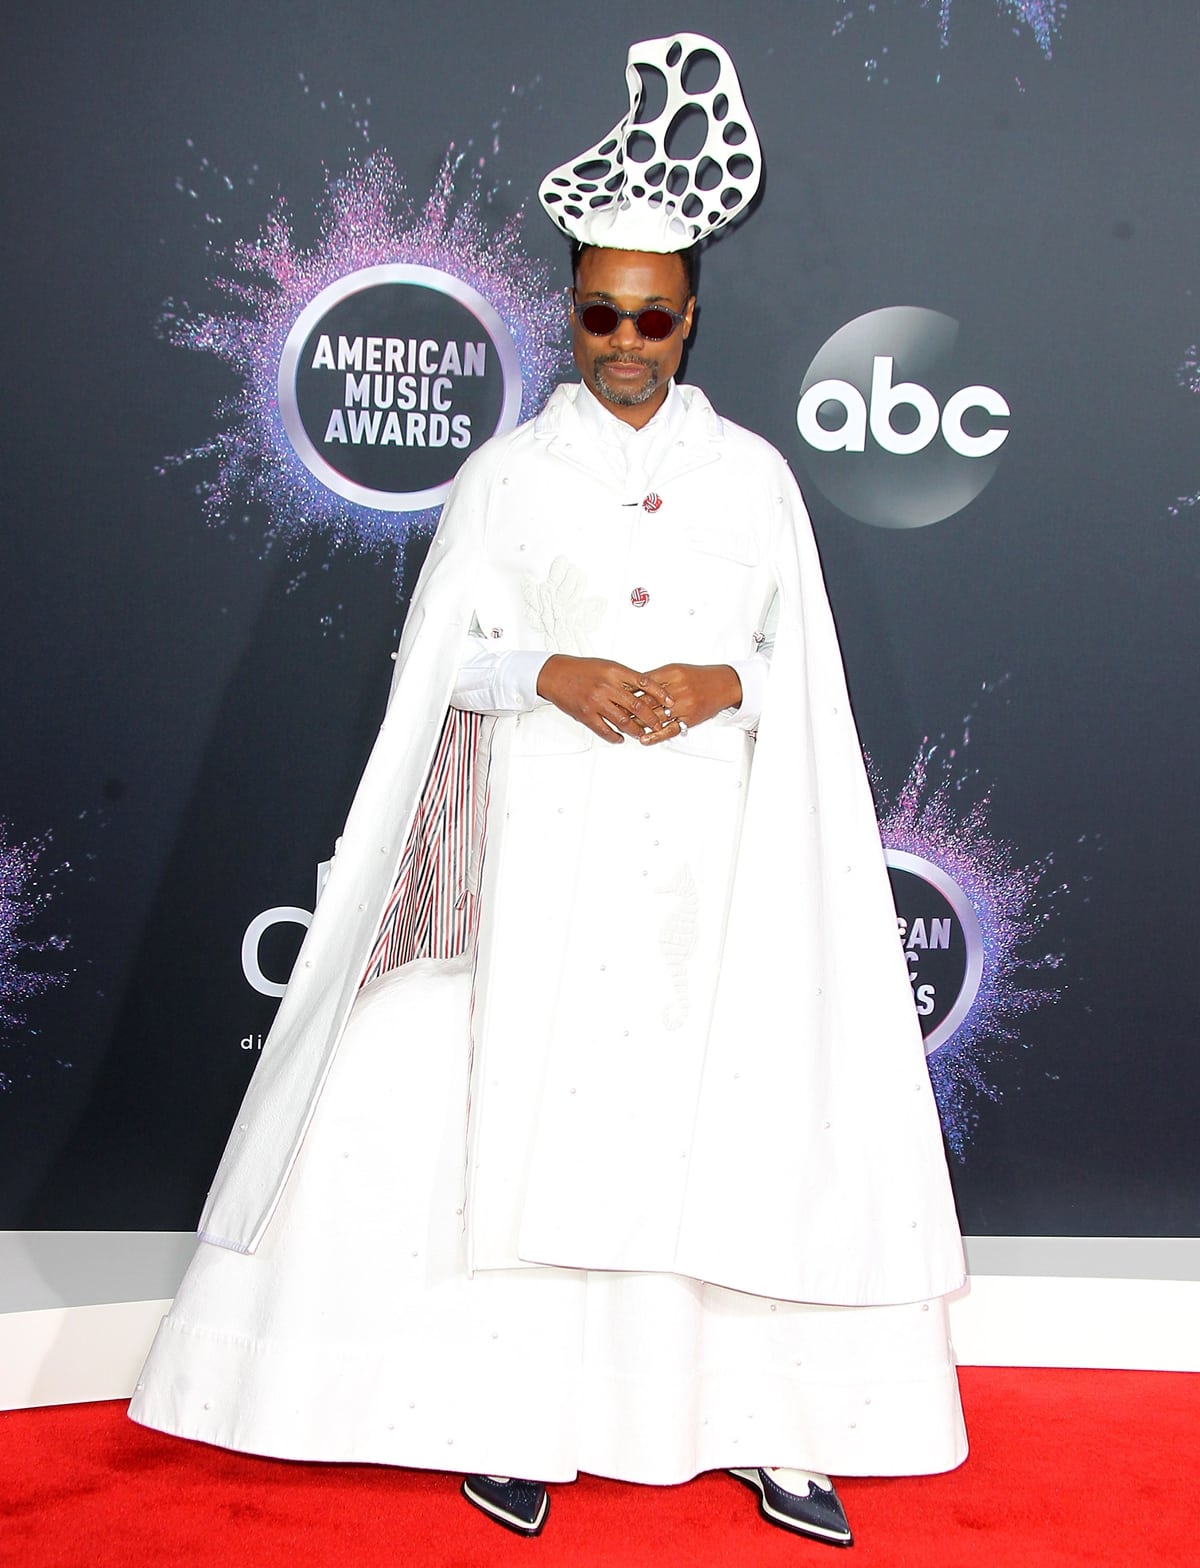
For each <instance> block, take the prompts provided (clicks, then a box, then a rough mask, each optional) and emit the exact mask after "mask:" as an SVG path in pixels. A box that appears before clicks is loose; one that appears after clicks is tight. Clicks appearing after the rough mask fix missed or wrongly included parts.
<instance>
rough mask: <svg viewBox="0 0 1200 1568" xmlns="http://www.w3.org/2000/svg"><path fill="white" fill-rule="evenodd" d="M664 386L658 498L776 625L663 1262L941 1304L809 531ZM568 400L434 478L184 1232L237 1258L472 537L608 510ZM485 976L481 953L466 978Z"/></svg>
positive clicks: (392, 828)
mask: <svg viewBox="0 0 1200 1568" xmlns="http://www.w3.org/2000/svg"><path fill="white" fill-rule="evenodd" d="M680 391H681V393H682V395H683V398H684V402H685V406H686V415H685V419H684V421H683V424H682V427H681V432H680V438H679V440H678V441H677V443H676V444H675V445H674V446H673V447H672V448H671V450H670V452H669V454H668V456H667V458H666V460H665V463H664V465H663V466H662V467H661V468H660V469H659V470H657V471H656V473H655V484H656V487H657V488H660V489H662V490H663V491H664V493H666V491H667V488H668V487H669V488H670V496H671V504H672V507H673V508H685V509H686V515H687V516H688V517H689V518H690V519H693V520H694V521H693V522H692V524H691V525H690V526H691V527H692V528H693V529H694V533H695V537H696V539H697V540H698V541H699V547H700V548H704V543H703V541H704V540H705V539H707V540H708V541H709V542H710V544H711V545H713V546H715V547H716V548H717V550H718V553H721V552H724V553H726V554H729V555H733V556H737V555H738V554H739V553H740V556H741V558H742V559H752V560H754V561H756V562H760V563H761V562H766V563H768V565H769V569H770V573H771V574H772V576H773V578H774V582H775V586H776V588H777V591H778V596H779V621H778V628H777V631H776V635H775V647H774V653H773V657H772V666H771V679H770V683H769V690H768V695H767V700H766V704H765V706H764V710H763V713H762V717H761V720H760V723H759V730H758V739H757V743H756V751H755V757H754V763H753V772H752V778H751V787H750V790H749V793H748V798H747V803H746V808H745V816H744V820H743V825H742V834H741V843H740V850H739V858H738V868H737V872H736V874H735V878H734V884H733V892H732V898H731V902H730V907H729V912H728V923H727V929H726V936H725V943H724V950H723V956H722V963H721V969H720V981H719V984H718V987H717V992H716V998H715V1003H714V1007H713V1014H712V1022H711V1028H710V1032H709V1038H708V1049H707V1054H706V1056H705V1062H704V1077H703V1084H702V1089H701V1093H700V1097H699V1103H698V1107H697V1113H696V1119H695V1125H694V1128H693V1132H692V1164H691V1175H690V1179H689V1183H688V1189H687V1198H686V1203H685V1205H684V1207H683V1210H682V1213H681V1216H680V1225H679V1231H678V1240H677V1245H676V1249H675V1255H674V1258H673V1259H672V1260H671V1261H670V1263H669V1265H667V1266H670V1267H671V1268H673V1269H674V1270H675V1271H677V1272H680V1273H685V1274H689V1275H691V1276H693V1277H696V1278H700V1279H705V1280H709V1281H711V1282H714V1283H718V1284H723V1285H728V1286H731V1287H733V1288H736V1289H741V1290H747V1291H753V1292H756V1293H759V1294H763V1295H771V1296H776V1297H779V1298H781V1299H788V1300H796V1301H816V1302H832V1303H844V1304H847V1305H856V1304H857V1305H865V1304H883V1303H889V1302H902V1301H914V1300H921V1299H925V1298H928V1297H931V1296H937V1295H942V1294H945V1293H946V1292H948V1291H950V1290H952V1289H955V1288H956V1287H957V1286H958V1285H960V1284H961V1283H962V1279H963V1263H962V1251H961V1243H960V1240H959V1236H958V1229H957V1224H956V1220H955V1215H954V1208H953V1201H952V1197H951V1193H950V1186H949V1179H948V1174H947V1171H946V1165H945V1158H944V1154H943V1150H942V1143H941V1134H940V1127H939V1124H938V1119H937V1112H936V1107H935V1105H934V1101H933V1096H932V1091H931V1089H930V1086H929V1080H928V1074H927V1071H926V1068H925V1061H924V1050H923V1044H922V1040H921V1034H920V1029H919V1026H918V1023H917V1019H916V1015H915V1011H914V1008H913V1004H912V996H911V990H910V985H909V980H908V974H907V967H906V965H905V962H904V958H903V953H902V950H901V946H900V943H899V941H898V939H897V932H896V917H895V910H894V905H893V902H892V897H891V890H890V886H889V884H888V879H887V872H886V868H885V866H884V861H883V855H882V850H881V847H880V843H879V836H878V831H877V827H876V822H875V815H874V809H873V803H872V800H871V795H870V790H869V787H868V784H867V780H866V777H865V772H864V769H863V763H862V754H861V749H860V746H859V741H858V736H857V733H856V730H855V726H854V721H853V717H852V714H851V712H850V706H849V702H848V699H847V695H846V688H845V680H844V675H843V671H842V665H841V658H840V653H839V650H838V645H837V640H836V635H835V632H834V628H833V623H832V619H831V616H830V613H829V607H828V602H827V600H826V596H825V591H824V585H823V581H822V576H821V570H820V563H819V561H818V558H817V554H816V549H815V545H814V542H813V539H812V534H811V530H810V527H809V523H808V518H807V515H806V513H805V510H804V505H803V502H802V500H801V498H800V494H799V491H798V490H797V488H796V485H795V482H794V481H793V479H792V476H791V474H790V472H789V470H788V468H787V465H786V464H785V462H784V461H783V459H782V457H781V456H780V455H779V453H777V452H776V451H775V450H774V448H772V447H771V446H769V445H768V444H767V443H766V442H764V441H762V440H760V439H759V438H758V437H756V436H754V435H752V434H751V433H749V432H748V431H745V430H742V429H741V428H740V427H738V426H736V425H733V424H731V423H729V422H728V421H725V420H722V419H721V418H719V417H718V416H717V414H716V413H715V412H714V411H713V409H712V407H711V405H710V404H709V403H708V401H707V399H706V398H705V397H704V395H703V394H702V393H701V392H699V391H698V390H697V389H695V388H688V387H683V388H681V389H680ZM578 395H579V389H578V388H577V387H560V388H559V389H558V390H557V392H556V393H555V394H554V396H553V397H552V398H551V399H550V401H549V403H548V404H547V407H546V409H545V410H544V412H543V413H542V414H541V415H540V416H539V418H537V419H536V420H534V421H532V422H531V423H529V424H526V425H524V426H522V427H521V428H520V429H518V430H516V431H514V432H512V433H511V434H509V435H506V436H502V437H498V438H496V439H495V440H493V441H491V442H489V443H488V444H487V445H486V446H485V447H484V448H483V449H482V450H481V451H480V452H478V453H477V454H475V455H474V456H473V457H472V458H471V459H469V461H468V462H467V463H466V464H465V465H464V466H463V469H462V471H461V473H460V475H459V477H458V480H457V481H456V483H455V486H454V490H453V492H452V495H451V497H450V500H449V501H448V503H447V505H446V508H445V511H444V513H443V516H442V521H441V525H440V527H439V529H438V532H437V534H436V536H435V538H434V540H433V543H432V545H431V547H430V550H429V556H428V559H427V561H426V565H425V568H424V570H423V572H422V574H421V578H420V581H419V583H418V585H417V589H416V591H415V593H414V596H413V601H412V605H411V608H410V610H409V614H408V618H407V621H406V623H405V627H404V634H403V637H402V639H401V644H400V651H399V654H398V657H397V666H396V673H395V678H394V681H393V686H392V692H391V696H390V699H389V703H388V708H387V712H386V715H385V718H384V722H383V724H382V725H381V727H380V733H379V738H378V741H377V742H376V745H375V747H374V750H373V751H372V754H371V758H370V760H369V762H368V764H367V768H366V771H365V772H364V775H363V778H362V781H361V783H360V785H359V788H358V792H357V794H356V796H355V800H354V803H353V805H352V807H351V811H350V815H349V818H348V820H347V823H346V826H345V829H344V832H343V834H342V838H341V842H340V849H339V851H338V853H337V854H336V856H335V859H334V862H333V868H332V871H331V874H330V878H329V881H328V884H327V886H326V888H325V891H324V894H323V896H322V899H321V902H320V905H319V906H318V909H317V911H316V914H315V916H314V919H313V923H312V926H311V927H310V929H309V932H308V935H307V937H306V940H305V942H304V945H303V947H302V948H301V951H300V954H299V956H298V959H297V962H296V967H295V970H294V972H293V977H292V980H291V983H290V984H289V986H288V989H287V992H286V994H285V996H284V998H283V1000H282V1002H281V1004H280V1007H279V1012H278V1015H277V1017H276V1021H275V1025H274V1027H273V1029H272V1031H271V1034H270V1036H269V1038H268V1040H267V1043H266V1046H265V1047H264V1050H263V1053H262V1057H261V1060H260V1062H259V1065H258V1069H257V1071H256V1073H255V1076H254V1078H253V1080H252V1081H251V1084H250V1086H249V1088H248V1090H247V1093H246V1098H245V1100H244V1102H243V1106H242V1109H241V1112H240V1113H239V1116H238V1121H237V1125H236V1126H235V1129H234V1132H233V1134H232V1136H231V1138H230V1141H229V1145H228V1147H227V1149H226V1152H225V1156H224V1158H223V1160H222V1162H221V1166H220V1169H219V1170H218V1173H217V1177H216V1180H215V1182H214V1185H213V1189H212V1192H211V1194H210V1196H209V1201H208V1203H207V1205H206V1208H205V1212H204V1215H203V1217H202V1220H201V1234H202V1236H204V1237H205V1239H206V1240H209V1241H212V1242H216V1243H219V1244H221V1245H224V1246H229V1247H233V1248H236V1249H238V1250H242V1251H253V1250H254V1248H255V1247H256V1246H257V1244H258V1241H259V1239H260V1238H261V1236H262V1234H263V1232H264V1230H265V1228H266V1226H267V1224H268V1222H269V1220H270V1217H271V1214H272V1213H273V1211H274V1208H275V1205H276V1203H277V1202H278V1199H279V1195H280V1193H281V1192H282V1190H283V1186H284V1184H285V1182H286V1180H287V1177H288V1173H289V1172H290V1170H291V1167H292V1164H293V1162H294V1160H295V1156H296V1153H297V1151H298V1149H299V1147H300V1143H301V1141H302V1139H303V1136H304V1132H305V1129H306V1127H307V1126H308V1123H309V1120H310V1118H311V1116H312V1114H313V1111H314V1108H315V1106H316V1103H317V1100H318V1097H319V1095H320V1092H321V1087H322V1084H323V1083H324V1080H325V1076H326V1074H327V1072H328V1070H329V1065H330V1063H331V1061H332V1059H333V1056H334V1053H335V1052H336V1050H337V1046H338V1042H339V1040H340V1037H341V1034H342V1030H343V1028H344V1025H345V1021H346V1018H347V1015H348V1013H349V1010H350V1007H351V1005H352V1004H353V1002H354V998H355V995H356V992H357V990H358V987H359V984H360V982H361V979H362V975H363V971H364V966H365V965H366V962H367V958H368V955H369V954H370V952H371V948H372V943H373V938H374V936H375V934H376V931H377V929H378V927H379V923H380V918H381V913H382V911H383V908H384V905H385V903H386V901H387V899H388V895H389V892H390V891H391V889H392V886H393V883H394V881H395V877H396V871H397V866H398V864H399V861H400V857H401V852H402V850H403V848H404V844H405V841H406V837H407V835H408V833H409V830H410V827H411V825H412V821H413V817H414V814H415V811H416V807H417V802H418V799H419V796H420V792H421V787H422V783H423V781H424V779H425V776H426V773H427V771H428V768H429V763H430V758H431V756H432V753H433V750H434V747H435V745H436V742H437V739H438V736H439V735H440V733H441V731H442V727H443V724H444V721H445V717H446V711H447V702H448V696H449V692H450V689H451V686H452V683H453V679H454V675H455V672H456V669H457V665H458V660H459V657H460V653H461V648H462V645H463V637H464V634H465V633H466V631H467V629H468V627H469V626H470V625H471V622H472V617H473V616H475V615H476V613H477V608H478V600H479V595H480V593H481V592H482V593H483V594H484V596H485V597H486V596H487V594H488V593H490V592H493V591H494V589H493V588H490V587H489V586H488V581H489V572H488V567H489V561H490V556H489V544H490V542H491V541H492V540H493V539H494V537H495V536H496V534H497V533H498V531H502V530H501V524H502V523H505V522H506V521H508V520H511V517H512V509H513V508H519V507H522V506H529V505H530V504H531V498H536V502H537V505H538V506H539V507H541V508H542V510H544V503H545V499H546V497H547V496H549V497H551V498H553V499H554V502H555V504H556V505H558V506H560V507H561V508H563V509H564V510H565V509H567V508H571V509H577V508H579V507H581V506H582V507H586V506H587V505H589V497H593V498H599V497H601V496H603V495H604V494H605V486H606V485H607V484H608V483H609V482H610V481H609V478H608V475H607V465H606V461H605V454H604V452H603V451H602V450H600V449H598V448H596V447H595V445H594V444H593V443H589V442H587V441H584V440H581V439H580V428H579V417H578V414H577V412H576V410H575V398H576V397H577V396H578ZM593 504H598V503H593ZM607 504H608V505H610V506H611V494H609V495H608V496H607ZM498 613H499V612H498ZM502 624H503V625H504V626H509V625H512V624H514V617H513V615H512V614H511V613H505V615H504V617H503V620H502ZM743 652H744V653H745V654H749V653H750V652H752V643H749V644H748V645H747V646H746V647H745V649H744V650H743ZM731 656H732V655H731ZM673 657H678V658H682V659H686V658H688V657H689V655H688V652H687V651H686V650H685V649H681V650H680V651H679V652H678V653H677V654H674V655H673ZM495 722H496V724H497V725H500V726H503V725H505V724H506V723H510V722H512V721H511V720H506V719H503V718H501V719H499V720H497V721H495ZM704 728H707V726H705V727H704ZM497 734H498V735H499V734H500V732H499V731H497ZM702 734H703V730H701V731H700V732H699V733H698V735H697V738H700V735H702ZM726 735H727V737H728V739H729V740H730V741H731V740H732V739H733V737H732V736H729V735H728V732H726ZM713 738H714V741H715V740H716V739H717V737H716V736H715V735H714V737H713ZM689 739H690V737H689ZM724 743H725V742H722V744H724ZM485 937H486V922H485ZM487 963H488V952H487V946H486V940H485V941H484V943H483V946H482V947H481V950H480V953H479V956H478V966H477V967H478V972H479V974H480V975H481V976H483V977H484V979H485V980H486V973H487ZM735 1083H736V1089H735V1088H734V1085H735ZM572 1245H573V1244H572V1240H571V1227H570V1215H569V1214H564V1215H563V1216H562V1226H561V1253H560V1255H558V1256H549V1257H546V1256H539V1259H538V1261H541V1262H560V1263H563V1264H567V1265H569V1264H572V1263H574V1262H577V1261H578V1260H577V1259H576V1258H574V1257H572V1256H571V1251H572ZM584 1266H586V1263H585V1265H584Z"/></svg>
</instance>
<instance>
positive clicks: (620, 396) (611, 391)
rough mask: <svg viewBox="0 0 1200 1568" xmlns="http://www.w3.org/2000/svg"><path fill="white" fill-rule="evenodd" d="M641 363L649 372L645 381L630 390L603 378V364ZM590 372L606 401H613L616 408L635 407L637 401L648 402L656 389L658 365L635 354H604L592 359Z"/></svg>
mask: <svg viewBox="0 0 1200 1568" xmlns="http://www.w3.org/2000/svg"><path fill="white" fill-rule="evenodd" d="M612 364H623V365H641V366H643V367H644V368H645V369H646V370H648V371H649V372H650V374H649V375H648V376H647V377H646V380H645V383H644V384H643V385H642V386H641V387H639V388H638V389H637V391H632V390H630V389H629V388H626V387H619V386H618V387H614V386H611V385H610V384H609V382H608V381H607V380H606V379H605V375H604V367H605V365H612ZM592 373H593V375H594V377H595V381H596V386H597V387H598V388H599V391H600V396H601V397H602V398H603V399H604V401H605V402H606V403H615V404H616V406H617V407H618V408H636V407H637V406H638V404H639V403H648V402H649V401H650V399H651V398H652V397H653V396H654V394H655V393H656V392H657V391H658V366H657V365H656V364H655V363H654V361H653V360H652V359H639V358H638V356H637V355H636V354H606V355H605V356H604V357H603V358H602V359H596V360H593V361H592Z"/></svg>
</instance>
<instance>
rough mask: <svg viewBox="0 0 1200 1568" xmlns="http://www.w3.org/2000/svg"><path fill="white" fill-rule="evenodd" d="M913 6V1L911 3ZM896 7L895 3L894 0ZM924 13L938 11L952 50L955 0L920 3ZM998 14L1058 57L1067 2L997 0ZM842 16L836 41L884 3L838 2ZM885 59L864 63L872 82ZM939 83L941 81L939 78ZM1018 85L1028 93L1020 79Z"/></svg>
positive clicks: (837, 23)
mask: <svg viewBox="0 0 1200 1568" xmlns="http://www.w3.org/2000/svg"><path fill="white" fill-rule="evenodd" d="M909 3H911V0H909ZM893 4H895V0H893ZM919 4H920V8H921V10H922V11H935V12H936V15H937V30H938V37H939V39H940V42H941V47H942V48H943V49H948V48H949V47H950V43H951V37H952V33H951V19H952V16H953V11H954V0H919ZM993 4H994V6H995V8H996V12H997V14H998V15H999V16H1000V17H1002V18H1006V19H1007V20H1008V21H1009V23H1010V24H1011V26H1012V30H1013V32H1014V33H1015V34H1017V35H1020V33H1021V31H1022V29H1024V30H1027V31H1028V32H1030V33H1032V35H1033V38H1034V40H1035V42H1036V43H1037V46H1038V48H1039V49H1040V50H1041V52H1042V54H1043V56H1044V57H1045V58H1046V59H1047V60H1049V59H1051V58H1052V57H1053V54H1054V43H1055V40H1056V38H1057V37H1058V35H1059V32H1060V30H1061V28H1062V23H1063V18H1064V17H1065V15H1066V13H1067V0H993ZM837 5H838V15H837V17H836V19H835V21H834V24H833V36H834V37H835V38H836V37H837V36H838V35H839V34H840V33H844V32H845V31H846V29H847V27H848V26H849V25H850V23H851V22H853V21H854V20H855V19H856V18H858V17H862V16H870V17H877V16H878V13H879V12H880V11H881V10H882V9H883V5H882V3H881V0H837ZM888 53H889V49H888V46H887V45H884V47H883V48H882V49H881V51H880V54H881V55H884V56H886V55H887V54H888ZM885 65H886V61H885V60H881V59H880V58H878V57H876V56H872V57H871V58H869V59H867V60H864V61H863V68H864V69H865V71H866V73H867V79H868V81H874V80H876V79H877V78H879V77H880V72H881V70H882V68H883V67H884V66H885ZM881 79H882V81H883V82H884V83H886V82H887V76H886V75H884V76H882V78H881ZM938 79H939V81H940V80H941V78H940V76H939V78H938ZM1017 86H1018V87H1020V88H1021V90H1022V92H1023V91H1024V86H1023V85H1022V83H1021V79H1020V77H1018V78H1017Z"/></svg>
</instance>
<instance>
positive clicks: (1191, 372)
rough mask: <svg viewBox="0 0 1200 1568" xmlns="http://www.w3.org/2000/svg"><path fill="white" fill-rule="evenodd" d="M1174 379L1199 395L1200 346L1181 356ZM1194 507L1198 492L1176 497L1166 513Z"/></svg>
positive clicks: (1178, 514) (1175, 513) (1199, 499)
mask: <svg viewBox="0 0 1200 1568" xmlns="http://www.w3.org/2000/svg"><path fill="white" fill-rule="evenodd" d="M1175 379H1176V381H1177V382H1178V383H1179V385H1180V386H1181V387H1182V388H1183V389H1184V391H1185V392H1192V393H1195V394H1200V344H1196V343H1193V344H1192V346H1191V348H1189V349H1188V351H1187V353H1186V354H1185V355H1184V356H1183V363H1182V364H1181V365H1180V366H1179V368H1178V370H1176V372H1175ZM1194 506H1200V490H1193V491H1192V493H1191V495H1181V496H1176V498H1175V500H1174V501H1173V502H1172V503H1171V505H1170V506H1168V508H1167V511H1168V512H1170V514H1171V516H1172V517H1181V516H1182V515H1183V513H1184V512H1186V511H1190V510H1191V508H1192V507H1194Z"/></svg>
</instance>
